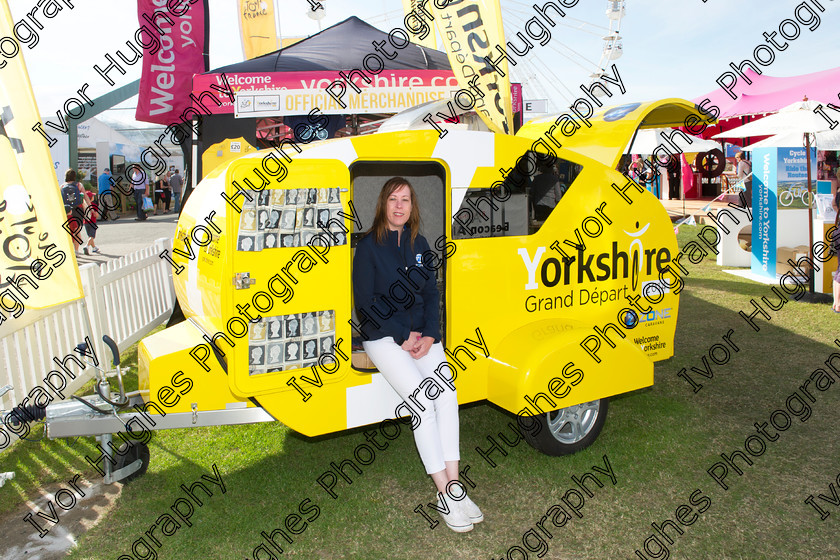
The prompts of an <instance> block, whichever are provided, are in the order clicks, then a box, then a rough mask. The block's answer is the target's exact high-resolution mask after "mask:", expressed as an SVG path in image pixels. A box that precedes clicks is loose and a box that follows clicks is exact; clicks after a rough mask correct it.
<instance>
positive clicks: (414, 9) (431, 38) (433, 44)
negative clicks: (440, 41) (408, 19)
mask: <svg viewBox="0 0 840 560" xmlns="http://www.w3.org/2000/svg"><path fill="white" fill-rule="evenodd" d="M421 2H422V3H423V4H426V3H428V4H430V5H431V4H432V2H429V0H402V3H403V10H404V11H405V15H406V16H408V15H409V14H415V15H416V14H418V13H422V10H423V8H422V7H421V6H420V4H421ZM411 42H412V43H414V44H415V45H420V46H421V47H426V48H429V49H437V41H435V30H434V29H431V30H429V33H428V34H427V35H426V36H425V37H424V38H423V39H421V38H420V37H419V35H418V36H415V37H412V38H411Z"/></svg>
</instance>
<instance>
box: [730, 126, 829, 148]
mask: <svg viewBox="0 0 840 560" xmlns="http://www.w3.org/2000/svg"><path fill="white" fill-rule="evenodd" d="M814 137H815V140H814V143H813V144H812V145H813V146H816V147H817V149H820V150H840V128H839V129H837V130H827V131H825V132H817V133H816V134H815V135H814ZM803 141H804V140H803V138H802V134H800V133H798V132H789V133H787V134H777V135H776V136H771V137H770V138H765V139H764V140H762V141H761V142H756V143H755V144H750V145H749V146H746V147H745V148H744V151H745V152H747V151H750V150H752V149H754V148H795V147H798V146H801V145H802V143H803Z"/></svg>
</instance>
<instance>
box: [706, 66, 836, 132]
mask: <svg viewBox="0 0 840 560" xmlns="http://www.w3.org/2000/svg"><path fill="white" fill-rule="evenodd" d="M744 74H745V75H746V76H747V78H749V79H750V81H751V82H752V84H750V85H747V82H746V80H744V79H739V80H738V83H737V84H735V88H734V90H733V93H734V94H735V95H737V96H738V99H732V97H730V96H729V94H728V93H727V92H726V91H725V90H723V89H722V88H721V89H716V90H714V91H712V92H710V93H707V94H706V95H701V96H700V97H698V98H696V99H694V100H693V101H694V102H695V103H700V102H701V101H703V100H704V99H709V100H710V101H711V103H712V104H714V105H717V106H718V107H719V108H720V111H721V112H720V119H721V120H723V119H726V118H730V117H738V116H742V115H759V114H763V113H775V112H776V111H778V110H779V109H781V108H782V107H785V106H787V105H790V104H791V103H794V102H796V101H802V98H803V97H805V96H806V95H807V96H808V99H812V100H814V101H819V102H821V103H837V98H838V84H840V68H832V69H830V70H823V71H821V72H814V73H812V74H803V75H801V76H791V77H788V78H777V77H774V76H768V75H766V74H756V73H755V72H753V71H752V70H747V71H746V72H745V73H744Z"/></svg>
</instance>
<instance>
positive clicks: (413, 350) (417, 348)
mask: <svg viewBox="0 0 840 560" xmlns="http://www.w3.org/2000/svg"><path fill="white" fill-rule="evenodd" d="M434 343H435V339H434V338H432V337H431V336H421V334H420V333H419V332H412V333H411V334H409V336H408V340H406V341H405V342H403V343H402V349H403V350H405V351H406V352H408V353H409V354H411V357H412V358H414V359H415V360H419V359H420V358H422V357H423V356H425V355H426V354H428V353H429V348H431V347H432V344H434Z"/></svg>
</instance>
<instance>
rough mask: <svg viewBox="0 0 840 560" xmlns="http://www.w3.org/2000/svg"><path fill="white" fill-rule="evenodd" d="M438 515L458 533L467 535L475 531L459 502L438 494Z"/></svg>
mask: <svg viewBox="0 0 840 560" xmlns="http://www.w3.org/2000/svg"><path fill="white" fill-rule="evenodd" d="M437 505H438V513H440V516H441V517H443V521H444V523H446V526H447V527H449V528H450V529H452V530H453V531H455V532H456V533H466V532H468V531H472V530H473V524H472V522H471V521H470V518H469V517H467V515H466V514H465V513H464V512H463V510H462V509H461V508H460V507H459V505H458V502H457V501H455V500H453V499H451V498H449V497H444V495H443V494H442V493H440V492H438V501H437Z"/></svg>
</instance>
